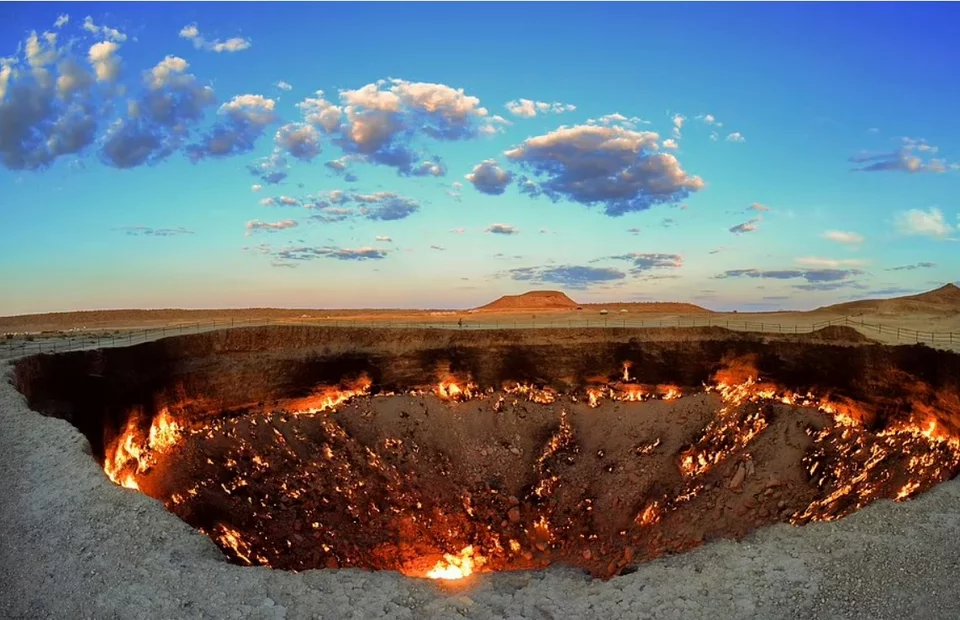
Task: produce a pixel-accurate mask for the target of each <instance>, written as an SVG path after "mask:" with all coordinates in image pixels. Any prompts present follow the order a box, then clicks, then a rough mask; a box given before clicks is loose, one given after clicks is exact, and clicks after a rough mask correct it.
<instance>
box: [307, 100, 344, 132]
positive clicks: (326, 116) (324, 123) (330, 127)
mask: <svg viewBox="0 0 960 620" xmlns="http://www.w3.org/2000/svg"><path fill="white" fill-rule="evenodd" d="M297 107H298V108H299V109H300V113H301V114H303V120H304V121H305V122H307V123H310V124H311V125H314V126H317V127H322V128H323V129H324V131H326V132H328V133H329V132H332V131H334V130H336V129H337V128H338V127H339V126H340V116H341V115H342V114H343V109H342V108H341V107H340V106H336V105H333V104H332V103H330V102H329V101H327V100H326V99H324V97H323V91H322V90H318V91H317V92H316V97H307V98H306V99H304V100H303V101H301V102H300V103H298V104H297Z"/></svg>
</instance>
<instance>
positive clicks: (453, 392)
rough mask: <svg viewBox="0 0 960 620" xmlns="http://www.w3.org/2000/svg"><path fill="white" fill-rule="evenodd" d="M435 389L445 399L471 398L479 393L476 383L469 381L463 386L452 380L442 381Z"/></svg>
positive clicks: (459, 399)
mask: <svg viewBox="0 0 960 620" xmlns="http://www.w3.org/2000/svg"><path fill="white" fill-rule="evenodd" d="M434 391H435V393H436V395H437V396H439V397H440V398H442V399H443V400H452V401H462V400H470V399H471V398H474V397H475V396H478V395H479V388H478V387H477V384H476V383H471V382H468V383H466V384H464V385H463V386H461V385H460V384H458V383H456V382H455V381H452V380H444V381H441V382H440V383H438V384H437V387H436V389H435V390H434Z"/></svg>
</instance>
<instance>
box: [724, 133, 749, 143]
mask: <svg viewBox="0 0 960 620" xmlns="http://www.w3.org/2000/svg"><path fill="white" fill-rule="evenodd" d="M746 141H747V139H746V138H744V137H743V134H742V133H740V132H739V131H735V132H733V133H731V134H727V142H746Z"/></svg>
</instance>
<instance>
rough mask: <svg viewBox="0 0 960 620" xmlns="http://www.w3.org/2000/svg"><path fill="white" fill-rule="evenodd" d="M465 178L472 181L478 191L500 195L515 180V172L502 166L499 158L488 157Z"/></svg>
mask: <svg viewBox="0 0 960 620" xmlns="http://www.w3.org/2000/svg"><path fill="white" fill-rule="evenodd" d="M464 178H466V179H467V180H468V181H470V183H472V184H473V186H474V187H475V188H476V189H477V191H478V192H481V193H484V194H489V195H491V196H498V195H500V194H502V193H503V192H504V191H505V190H506V188H507V185H509V184H510V181H511V180H513V174H512V173H511V172H508V171H506V170H504V169H503V168H501V167H500V165H499V164H498V163H497V160H495V159H488V160H486V161H483V162H481V163H479V164H477V165H476V166H474V167H473V172H471V173H470V174H467V175H466V176H465V177H464Z"/></svg>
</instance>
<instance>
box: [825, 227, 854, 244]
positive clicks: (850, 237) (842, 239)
mask: <svg viewBox="0 0 960 620" xmlns="http://www.w3.org/2000/svg"><path fill="white" fill-rule="evenodd" d="M823 238H824V239H829V240H830V241H836V242H837V243H846V244H849V245H859V244H861V243H863V235H861V234H859V233H855V232H845V231H842V230H828V231H827V232H825V233H823Z"/></svg>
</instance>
